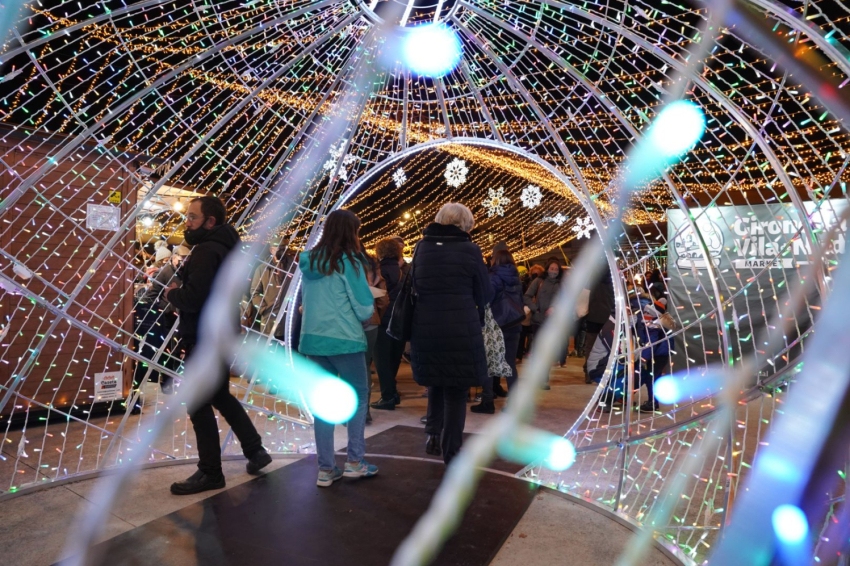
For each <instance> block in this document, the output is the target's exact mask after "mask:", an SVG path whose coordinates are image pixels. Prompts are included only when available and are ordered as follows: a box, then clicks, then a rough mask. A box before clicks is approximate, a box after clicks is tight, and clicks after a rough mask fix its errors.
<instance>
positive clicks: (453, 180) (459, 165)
mask: <svg viewBox="0 0 850 566" xmlns="http://www.w3.org/2000/svg"><path fill="white" fill-rule="evenodd" d="M467 173H469V169H467V168H466V161H464V160H463V159H457V158H455V159H454V160H453V161H452V162H451V163H449V164H448V165H447V166H446V183H447V184H448V185H449V186H450V187H454V188H458V187H459V186H461V185H462V184H464V183H465V182H466V175H467Z"/></svg>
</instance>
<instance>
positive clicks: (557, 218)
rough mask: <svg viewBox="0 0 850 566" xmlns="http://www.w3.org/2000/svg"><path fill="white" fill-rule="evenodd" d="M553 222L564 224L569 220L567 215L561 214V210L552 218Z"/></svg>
mask: <svg viewBox="0 0 850 566" xmlns="http://www.w3.org/2000/svg"><path fill="white" fill-rule="evenodd" d="M551 220H552V222H554V223H555V224H557V225H558V226H563V225H564V222H566V221H567V220H568V218H567V217H566V216H564V215H563V214H561V213H560V212H559V213H558V214H556V215H555V216H553V217H552V218H551Z"/></svg>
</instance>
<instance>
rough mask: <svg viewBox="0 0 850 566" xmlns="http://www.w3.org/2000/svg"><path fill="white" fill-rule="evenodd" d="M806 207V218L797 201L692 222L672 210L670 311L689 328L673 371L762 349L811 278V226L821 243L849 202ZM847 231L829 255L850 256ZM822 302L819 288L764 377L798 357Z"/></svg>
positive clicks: (698, 214) (716, 210)
mask: <svg viewBox="0 0 850 566" xmlns="http://www.w3.org/2000/svg"><path fill="white" fill-rule="evenodd" d="M804 204H805V211H806V213H805V215H802V214H800V213H799V212H798V210H797V208H796V207H795V206H794V205H792V204H765V205H744V206H719V207H712V208H702V209H691V211H690V214H691V218H692V219H693V225H692V223H691V222H689V221H688V217H687V216H686V215H685V213H683V212H682V211H680V210H678V209H676V210H668V211H667V232H668V242H670V249H669V255H668V266H667V276H668V281H667V285H668V290H669V293H670V303H671V308H674V309H676V313H677V315H678V317H679V319H680V320H681V321H682V322H683V324H684V325H685V326H686V330H685V331H684V332H683V333H682V335H680V336H678V337H677V338H676V344H675V348H674V352H675V353H674V354H673V356H672V358H673V360H672V361H673V371H683V370H692V369H696V368H701V367H704V366H706V365H708V364H714V363H721V362H722V361H723V355H722V349H723V348H724V347H725V348H727V355H728V358H727V359H728V361H730V362H732V363H733V364H734V363H736V362H738V361H739V360H740V359H741V357H742V356H744V355H747V354H750V353H752V352H753V351H754V350H755V349H756V348H757V347H758V346H759V345H760V344H759V340H760V339H762V338H763V336H764V335H765V328H766V325H767V324H768V323H769V321H771V319H772V318H773V317H774V316H775V315H776V314H777V313H778V312H779V310H780V308H781V307H782V306H784V304H785V303H786V302H787V300H788V298H789V297H790V296H791V293H792V292H793V290H794V289H796V288H798V287H799V285H800V284H801V281H802V280H803V278H804V277H811V275H807V269H808V266H809V262H810V259H811V258H810V255H811V253H812V250H813V249H814V250H816V249H817V247H818V245H819V242H817V241H816V242H814V243H813V242H812V241H811V240H810V236H809V233H808V231H807V230H805V225H806V224H808V226H810V227H811V231H812V233H813V235H814V237H815V238H816V239H818V240H820V239H822V238H824V237H825V234H826V233H827V231H828V230H829V229H830V228H831V227H832V226H834V225H835V224H836V222H837V218H838V216H839V215H840V214H841V211H842V210H843V209H844V207H845V206H846V205H847V202H846V201H845V200H843V199H833V200H826V201H823V202H821V203H820V206H818V203H813V202H807V203H804ZM694 225H695V227H696V231H695V230H694ZM845 228H846V226H841V227H840V228H839V230H838V231H837V232H836V234H835V235H834V237H833V238H832V240H831V241H830V242H829V244H828V246H827V254H828V256H831V257H838V256H841V255H843V254H844V250H845V243H846V230H845ZM697 231H698V232H699V235H701V236H702V239H703V241H704V242H705V247H706V250H707V254H706V253H704V252H703V250H702V247H701V245H700V239H699V237H698V236H697ZM712 273H713V274H714V276H715V277H712ZM819 301H820V297H819V293H818V291H817V287H815V288H814V290H813V291H812V292H811V293H809V297H808V305H807V306H806V308H804V310H803V311H802V312H799V313H798V314H797V317H796V319H795V320H794V321H793V322H792V323H791V328H789V329H788V331H787V332H786V333H785V334H784V344H782V349H783V350H784V351H785V358H784V359H783V358H782V356H781V355H780V356H777V357H776V359H772V360H771V361H770V362H769V364H768V367H766V368H765V373H767V374H771V373H773V372H774V371H776V370H777V369H781V367H783V366H784V365H785V362H787V360H789V359H793V358H794V354H795V352H796V351H797V350H799V348H800V341H801V340H800V338H801V336H803V334H804V333H805V332H806V331H807V330H808V329H809V327H810V326H811V321H812V318H813V316H814V315H815V314H816V312H817V310H818V308H819ZM718 303H724V307H723V309H722V310H721V311H720V312H718V311H716V310H715V308H716V305H717V304H718ZM724 338H725V343H724Z"/></svg>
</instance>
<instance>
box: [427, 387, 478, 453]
mask: <svg viewBox="0 0 850 566" xmlns="http://www.w3.org/2000/svg"><path fill="white" fill-rule="evenodd" d="M468 390H469V388H467V387H435V386H433V385H432V386H430V387H428V413H427V420H426V423H425V433H426V434H430V435H440V448H442V450H443V462H445V463H446V465H448V464H449V463H450V462H451V461H452V458H454V457H455V455H456V454H457V453H458V452H460V447H461V446H462V445H463V427H464V425H466V393H467V391H468Z"/></svg>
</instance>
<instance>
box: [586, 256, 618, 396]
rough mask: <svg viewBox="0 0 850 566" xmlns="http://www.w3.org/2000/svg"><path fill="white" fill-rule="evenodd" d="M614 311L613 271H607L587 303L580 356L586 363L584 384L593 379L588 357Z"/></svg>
mask: <svg viewBox="0 0 850 566" xmlns="http://www.w3.org/2000/svg"><path fill="white" fill-rule="evenodd" d="M613 309H614V284H613V283H612V281H611V271H610V270H609V269H607V267H606V269H605V270H604V271H603V272H602V275H601V276H600V277H599V279H598V280H597V281H596V284H595V285H594V286H593V287H591V288H590V298H589V299H588V302H587V315H586V316H585V317H584V319H585V331H586V334H585V338H584V351H583V352H579V354H580V355H581V356H582V357H584V358H585V361H584V382H585V383H591V382H592V381H593V379H592V378H591V376H590V370H591V369H592V368H591V366H590V364H588V362H587V357H588V356H589V355H590V352H591V351H593V345H594V344H595V343H596V337H597V335H598V334H599V333H600V332H601V331H602V327H603V326H604V325H605V323H606V322H607V321H608V316H609V315H610V313H611V311H612V310H613Z"/></svg>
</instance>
